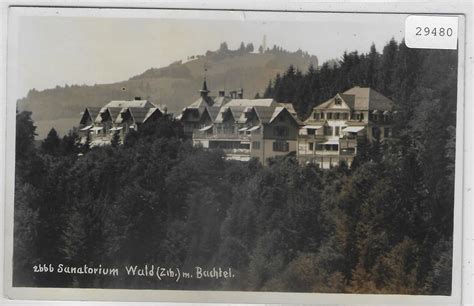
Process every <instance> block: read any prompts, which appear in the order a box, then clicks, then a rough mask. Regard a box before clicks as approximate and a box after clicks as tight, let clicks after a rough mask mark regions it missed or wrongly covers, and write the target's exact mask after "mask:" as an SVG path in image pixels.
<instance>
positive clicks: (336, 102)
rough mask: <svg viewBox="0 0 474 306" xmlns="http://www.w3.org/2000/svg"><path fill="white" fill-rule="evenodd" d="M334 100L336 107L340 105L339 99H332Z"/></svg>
mask: <svg viewBox="0 0 474 306" xmlns="http://www.w3.org/2000/svg"><path fill="white" fill-rule="evenodd" d="M334 100H335V104H336V105H341V98H339V97H336V99H334Z"/></svg>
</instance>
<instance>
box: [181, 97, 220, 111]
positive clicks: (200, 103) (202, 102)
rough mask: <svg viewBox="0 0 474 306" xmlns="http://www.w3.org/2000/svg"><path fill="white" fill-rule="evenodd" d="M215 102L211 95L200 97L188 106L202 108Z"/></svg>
mask: <svg viewBox="0 0 474 306" xmlns="http://www.w3.org/2000/svg"><path fill="white" fill-rule="evenodd" d="M213 104H214V101H213V100H212V98H211V97H199V98H198V99H197V100H196V101H194V102H193V103H191V105H189V106H187V107H186V108H198V109H201V111H202V109H203V108H204V107H206V106H212V105H213Z"/></svg>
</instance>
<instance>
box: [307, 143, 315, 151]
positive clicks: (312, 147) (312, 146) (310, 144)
mask: <svg viewBox="0 0 474 306" xmlns="http://www.w3.org/2000/svg"><path fill="white" fill-rule="evenodd" d="M313 149H314V143H312V142H308V150H310V151H313Z"/></svg>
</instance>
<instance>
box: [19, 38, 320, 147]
mask: <svg viewBox="0 0 474 306" xmlns="http://www.w3.org/2000/svg"><path fill="white" fill-rule="evenodd" d="M311 63H312V64H313V65H314V66H317V65H318V60H317V58H316V56H310V55H308V54H307V53H303V52H302V51H300V50H299V51H297V52H287V51H284V50H282V49H281V48H278V47H274V48H273V49H271V50H267V51H266V52H264V53H253V52H249V51H247V50H246V51H242V50H234V51H233V50H228V49H227V48H223V47H222V45H221V48H220V49H219V50H217V51H208V52H206V55H200V56H191V57H190V58H189V59H188V60H187V61H185V62H183V61H179V62H175V63H172V64H170V65H169V66H167V67H162V68H151V69H149V70H147V71H145V72H144V73H142V74H140V75H137V76H133V77H131V78H130V79H129V80H126V81H121V82H117V83H112V84H96V85H93V86H86V85H83V86H78V85H72V86H66V87H59V86H57V87H56V88H53V89H46V90H43V91H37V90H30V92H29V93H28V95H27V96H26V97H25V98H23V99H20V100H19V101H18V109H19V110H20V111H21V110H29V111H32V112H33V120H34V121H35V124H36V126H37V133H38V138H39V139H41V138H44V137H45V136H46V134H47V133H48V131H49V130H50V129H51V128H52V127H54V128H55V129H56V130H57V131H58V132H59V133H60V134H61V135H63V134H65V133H67V131H68V130H69V129H70V128H71V127H73V126H75V125H77V123H78V120H79V118H80V113H81V112H82V111H83V110H84V107H85V106H102V105H104V104H105V103H107V102H108V101H109V100H112V99H133V97H136V96H140V97H142V98H144V99H145V98H146V99H149V100H150V101H152V102H153V103H155V104H165V105H167V107H168V110H169V111H170V112H174V113H177V112H179V111H180V110H181V109H182V108H183V107H184V106H186V105H188V104H190V103H191V102H193V101H194V100H195V99H196V98H197V95H198V93H197V91H198V90H199V89H200V87H201V86H202V80H203V76H204V67H206V68H207V72H206V74H207V80H208V84H209V88H210V90H211V94H213V95H216V94H217V92H218V91H219V90H226V91H229V90H233V89H236V88H238V87H243V88H244V97H246V98H253V97H254V96H255V94H256V93H257V92H258V93H260V94H262V93H263V91H264V89H265V87H266V86H267V85H268V82H269V80H270V79H272V78H274V77H275V75H276V74H277V73H282V72H283V71H285V70H286V69H287V68H288V66H290V65H293V66H295V67H297V68H299V69H300V70H306V69H307V68H308V67H309V65H310V64H311Z"/></svg>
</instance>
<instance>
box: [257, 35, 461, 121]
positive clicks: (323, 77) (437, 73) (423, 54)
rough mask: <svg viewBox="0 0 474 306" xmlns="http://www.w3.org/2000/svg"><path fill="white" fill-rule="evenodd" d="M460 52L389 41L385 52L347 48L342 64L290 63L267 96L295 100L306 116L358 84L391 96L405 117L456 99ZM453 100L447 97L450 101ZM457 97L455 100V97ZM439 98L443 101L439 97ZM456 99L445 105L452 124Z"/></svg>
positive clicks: (281, 100)
mask: <svg viewBox="0 0 474 306" xmlns="http://www.w3.org/2000/svg"><path fill="white" fill-rule="evenodd" d="M456 68H457V51H447V52H444V51H440V50H422V49H410V48H408V47H406V46H405V43H404V42H403V41H402V42H400V43H397V42H396V41H395V40H393V39H392V40H391V41H390V42H388V43H387V44H386V45H385V46H384V48H383V50H382V52H379V51H378V50H376V48H375V46H374V45H372V47H371V49H370V52H369V53H367V54H360V53H358V52H357V51H353V52H346V53H344V54H343V55H342V57H341V59H340V60H339V62H338V63H336V65H334V64H328V63H324V64H323V65H321V67H319V69H309V70H308V71H300V70H298V69H297V67H289V68H288V69H287V71H286V72H285V73H283V74H279V75H277V76H276V77H275V78H274V79H273V80H272V81H271V82H270V83H269V84H268V86H267V88H266V90H265V92H264V97H265V98H270V97H271V98H275V99H276V100H278V101H280V102H286V101H291V102H292V103H293V105H294V107H295V109H296V111H297V112H298V114H299V115H300V116H301V117H302V118H305V117H307V116H308V115H309V114H310V113H311V110H312V108H313V107H314V106H316V105H318V104H320V103H322V102H324V101H326V100H327V99H329V98H331V97H333V96H334V95H335V94H336V93H339V92H343V91H345V90H347V89H349V88H351V87H353V86H367V87H371V88H373V89H375V90H377V91H378V92H380V93H382V94H383V95H385V96H387V97H389V98H391V99H392V100H393V101H394V102H395V103H396V104H397V107H398V109H399V111H403V112H405V116H402V118H404V119H405V120H404V122H407V121H409V118H410V117H411V116H412V115H413V114H414V113H415V109H416V108H420V107H423V105H422V104H423V103H426V104H427V105H425V106H426V107H430V106H429V105H430V104H431V108H433V109H434V108H436V107H439V106H437V105H436V103H435V102H434V101H433V100H435V99H436V100H437V101H439V99H441V100H443V101H444V102H442V103H451V101H452V100H455V99H456V90H454V89H452V88H450V86H455V84H456V79H457V69H456ZM446 99H447V100H446ZM450 99H452V100H450ZM437 103H439V102H437ZM455 106H456V103H452V104H449V106H443V108H444V109H443V110H442V111H443V112H446V114H445V117H446V118H449V120H448V121H449V122H448V123H447V125H450V124H451V125H452V124H453V121H454V119H455V115H454V113H453V112H454V110H455Z"/></svg>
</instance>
